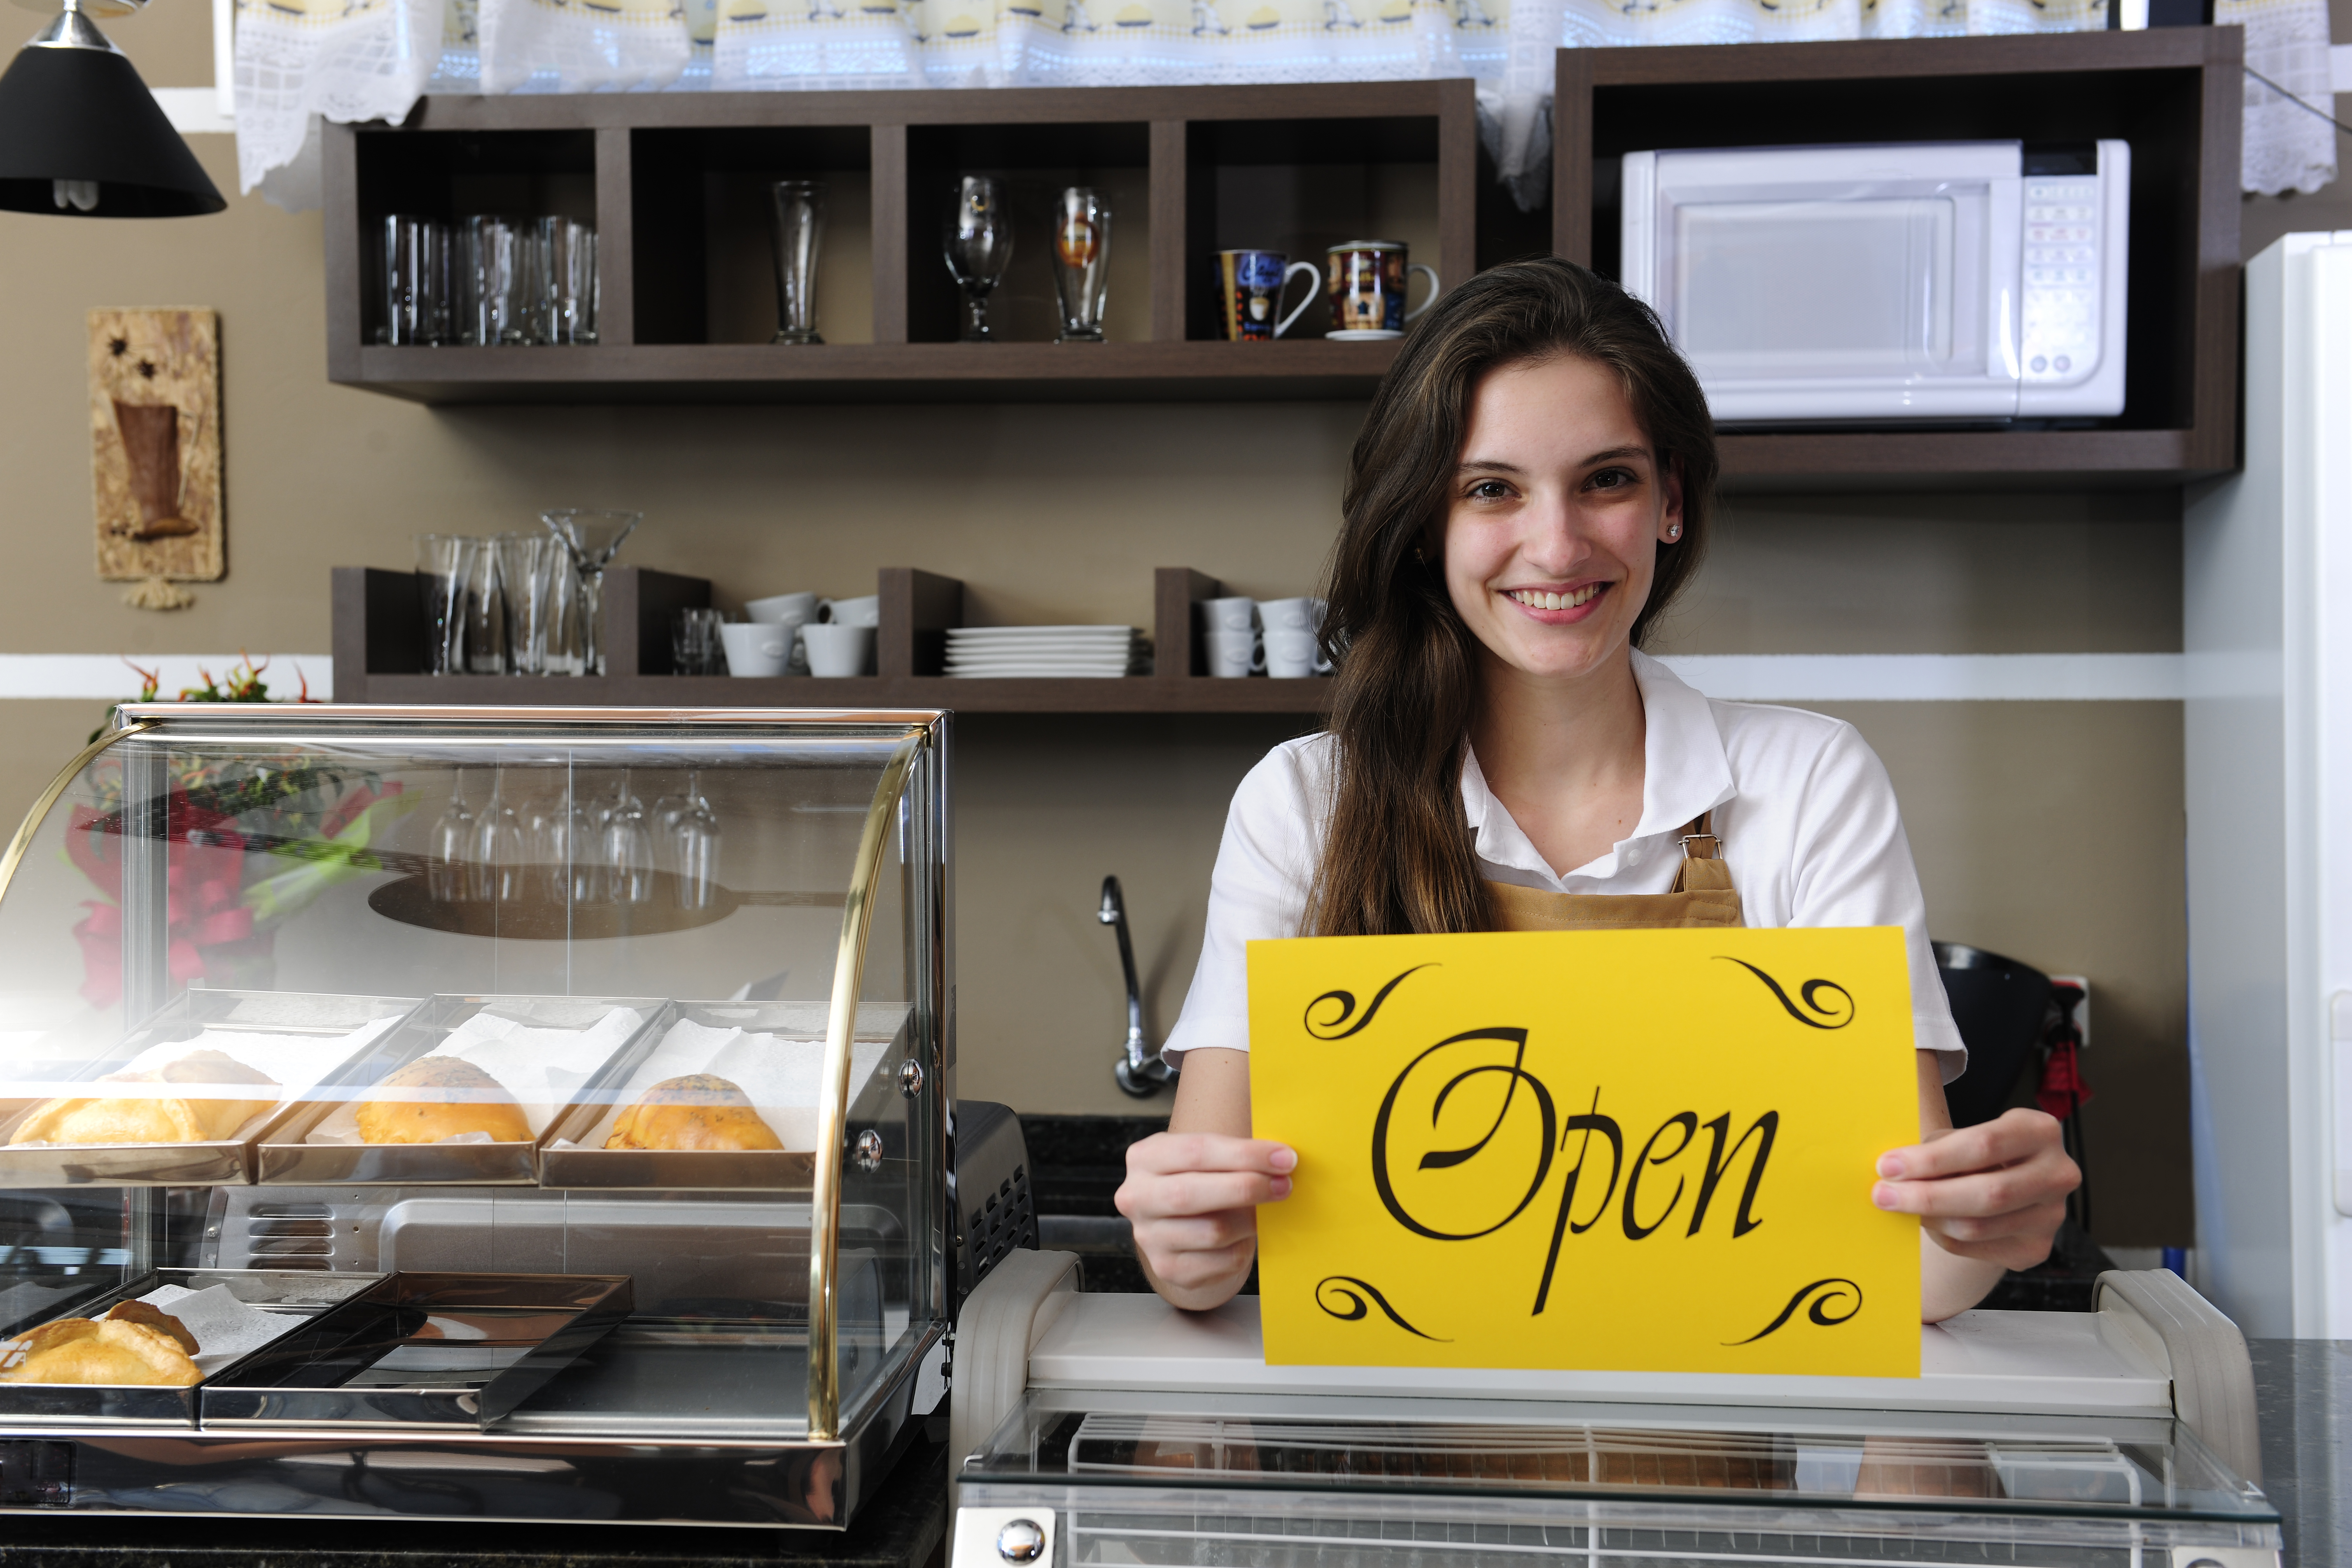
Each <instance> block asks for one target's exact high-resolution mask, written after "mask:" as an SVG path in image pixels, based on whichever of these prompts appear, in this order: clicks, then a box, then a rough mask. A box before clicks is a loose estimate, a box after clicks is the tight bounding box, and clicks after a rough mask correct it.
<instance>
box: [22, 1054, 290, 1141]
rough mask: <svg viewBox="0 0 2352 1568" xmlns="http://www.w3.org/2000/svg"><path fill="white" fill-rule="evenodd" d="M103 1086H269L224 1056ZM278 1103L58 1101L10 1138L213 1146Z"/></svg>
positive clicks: (189, 1058) (264, 1077)
mask: <svg viewBox="0 0 2352 1568" xmlns="http://www.w3.org/2000/svg"><path fill="white" fill-rule="evenodd" d="M98 1081H99V1082H100V1083H186V1084H206V1085H212V1084H267V1085H268V1086H269V1087H270V1088H272V1089H275V1088H277V1087H278V1080H277V1079H274V1078H271V1077H270V1076H269V1075H268V1073H265V1072H258V1071H256V1070H255V1069H254V1068H249V1067H247V1066H246V1065H245V1064H244V1063H243V1062H241V1061H238V1060H237V1059H236V1058H234V1057H230V1056H226V1055H224V1054H223V1053H221V1052H219V1051H190V1052H189V1053H188V1054H187V1055H186V1056H184V1057H181V1058H177V1059H175V1060H173V1061H168V1062H165V1063H164V1064H163V1066H162V1067H160V1068H154V1069H153V1070H152V1071H150V1072H118V1073H109V1074H108V1075H107V1076H106V1077H104V1078H102V1079H99V1080H98ZM277 1103H278V1097H277V1096H276V1095H271V1096H269V1097H268V1098H267V1099H257V1100H225V1099H216V1098H196V1097H191V1098H189V1099H185V1100H181V1099H176V1098H170V1097H165V1096H157V1097H156V1098H153V1099H143V1098H142V1099H137V1100H128V1099H126V1100H105V1099H99V1098H95V1097H83V1098H79V1099H72V1100H49V1101H47V1103H45V1104H43V1105H41V1106H39V1107H38V1108H37V1109H36V1110H34V1111H33V1112H32V1114H31V1115H29V1116H27V1117H26V1118H25V1120H24V1121H20V1122H18V1123H17V1124H16V1131H14V1132H13V1133H11V1134H9V1137H8V1142H11V1143H209V1142H217V1141H218V1140H220V1139H223V1138H226V1137H229V1136H230V1135H231V1134H233V1133H235V1132H236V1130H237V1129H238V1128H240V1127H242V1126H244V1125H245V1124H246V1123H247V1122H248V1121H252V1120H253V1119H254V1118H255V1117H257V1116H258V1115H260V1114H261V1113H262V1112H263V1111H265V1110H269V1109H270V1108H271V1107H272V1106H275V1105H276V1104H277Z"/></svg>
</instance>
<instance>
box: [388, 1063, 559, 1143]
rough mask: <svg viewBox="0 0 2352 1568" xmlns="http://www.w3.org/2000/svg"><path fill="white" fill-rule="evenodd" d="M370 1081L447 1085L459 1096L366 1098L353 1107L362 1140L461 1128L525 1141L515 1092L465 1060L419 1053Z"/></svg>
mask: <svg viewBox="0 0 2352 1568" xmlns="http://www.w3.org/2000/svg"><path fill="white" fill-rule="evenodd" d="M376 1087H377V1088H379V1089H453V1090H457V1091H460V1092H461V1093H462V1094H463V1095H464V1098H463V1099H450V1100H436V1099H431V1098H426V1099H422V1100H367V1101H365V1102H363V1103H362V1105H361V1106H360V1109H359V1124H360V1142H362V1143H438V1142H441V1140H443V1139H444V1138H455V1137H457V1136H458V1135H460V1134H461V1133H467V1132H487V1133H488V1134H489V1135H490V1142H493V1143H528V1142H530V1123H529V1122H527V1121H524V1120H523V1119H522V1107H521V1106H520V1105H518V1104H516V1103H515V1097H514V1096H513V1095H511V1094H509V1093H508V1092H507V1089H506V1086H505V1085H504V1084H502V1083H500V1082H499V1080H498V1079H494V1078H492V1077H491V1076H490V1075H489V1074H488V1073H486V1072H484V1071H483V1070H482V1069H481V1068H478V1067H476V1066H475V1065H474V1064H473V1063H471V1062H466V1061H459V1060H458V1059H457V1058H456V1057H419V1058H416V1059H415V1061H413V1062H411V1063H409V1064H408V1065H407V1066H406V1067H404V1068H401V1069H400V1070H399V1071H398V1072H396V1073H394V1074H393V1075H392V1076H391V1077H389V1078H387V1079H384V1080H383V1082H382V1083H381V1084H379V1085H377V1086H376Z"/></svg>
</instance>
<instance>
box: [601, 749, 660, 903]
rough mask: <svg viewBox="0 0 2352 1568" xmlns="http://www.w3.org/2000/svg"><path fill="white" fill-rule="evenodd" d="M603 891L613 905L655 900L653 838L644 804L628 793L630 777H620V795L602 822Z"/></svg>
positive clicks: (624, 774) (616, 797) (615, 797)
mask: <svg viewBox="0 0 2352 1568" xmlns="http://www.w3.org/2000/svg"><path fill="white" fill-rule="evenodd" d="M604 872H605V876H606V882H605V887H606V888H607V889H608V890H609V892H610V895H611V898H612V900H613V901H614V903H618V904H643V903H648V902H650V901H651V900H652V899H653V896H654V836H653V834H652V833H651V832H650V831H648V830H647V828H646V806H645V802H643V801H641V800H639V799H638V798H637V797H636V796H635V795H632V794H631V793H630V792H629V775H628V774H627V773H623V774H622V775H621V787H620V793H619V794H618V795H615V796H614V800H613V804H612V807H611V811H610V813H609V815H608V816H606V817H605V820H604Z"/></svg>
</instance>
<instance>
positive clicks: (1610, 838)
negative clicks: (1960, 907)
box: [1118, 258, 2081, 1322]
mask: <svg viewBox="0 0 2352 1568" xmlns="http://www.w3.org/2000/svg"><path fill="white" fill-rule="evenodd" d="M1715 473H1716V456H1715V437H1714V430H1713V426H1712V424H1711V422H1710V421H1709V419H1708V416H1707V413H1706V399H1705V397H1704V395H1702V394H1701V393H1700V391H1699V388H1698V384H1697V382H1696V379H1695V378H1694V377H1693V376H1692V375H1691V374H1690V371H1689V369H1688V367H1687V366H1685V364H1684V363H1683V362H1682V360H1681V359H1680V357H1679V356H1678V355H1676V353H1675V351H1674V348H1673V347H1672V345H1671V344H1669V343H1668V342H1667V341H1666V338H1665V336H1664V331H1662V330H1661V328H1660V327H1659V325H1658V321H1657V319H1656V317H1654V315H1653V314H1652V313H1651V312H1650V310H1649V309H1648V308H1647V307H1646V306H1644V305H1643V304H1642V303H1640V302H1639V301H1638V300H1633V298H1631V297H1630V296H1628V295H1627V294H1625V293H1624V292H1623V291H1622V289H1618V288H1617V287H1616V286H1615V285H1614V284H1612V283H1609V282H1606V281H1604V280H1603V279H1599V278H1597V277H1595V276H1594V275H1593V274H1591V273H1590V272H1588V271H1586V270H1585V269H1584V268H1580V267H1578V266H1576V265H1574V264H1573V263H1570V262H1567V261H1561V260H1559V259H1557V258H1553V259H1547V260H1542V261H1531V262H1524V263H1519V264H1516V265H1513V266H1508V267H1499V268H1495V269H1494V270H1492V271H1489V272H1486V273H1482V274H1480V275H1479V276H1478V277H1477V278H1475V279H1472V280H1471V281H1470V282H1469V283H1468V284H1467V285H1465V286H1464V287H1463V288H1460V289H1455V290H1454V292H1453V293H1452V294H1450V295H1448V296H1447V297H1446V298H1445V299H1444V300H1442V301H1440V302H1439V304H1438V305H1437V306H1436V308H1435V309H1434V310H1432V311H1431V312H1430V314H1429V317H1428V318H1427V319H1426V320H1425V321H1423V322H1422V324H1421V326H1420V328H1419V330H1418V331H1415V332H1414V334H1413V336H1412V340H1411V341H1410V342H1407V343H1406V345H1405V347H1404V350H1403V353H1402V355H1401V356H1400V357H1399V359H1398V361H1397V363H1396V365H1395V368H1394V369H1392V370H1391V372H1390V373H1389V374H1388V377H1387V379H1386V380H1384V381H1383V382H1382V383H1381V389H1380V392H1379V394H1378V395H1376V396H1375V397H1374V399H1373V401H1372V408H1371V413H1370V416H1368V417H1367V419H1366V420H1365V423H1364V428H1363V432H1362V434H1361V435H1360V437H1358V438H1357V441H1356V447H1355V451H1354V453H1353V455H1352V457H1351V459H1350V462H1349V478H1348V488H1347V494H1346V497H1345V500H1344V510H1345V513H1346V521H1345V522H1344V524H1343V526H1342V528H1341V531H1340V536H1339V544H1338V546H1337V548H1336V550H1335V552H1334V554H1333V559H1332V564H1331V568H1330V586H1329V598H1330V610H1329V615H1328V621H1327V623H1326V637H1327V638H1328V639H1329V640H1330V641H1331V642H1332V643H1333V644H1335V645H1344V646H1345V647H1346V650H1347V657H1346V659H1345V660H1344V662H1342V663H1341V665H1340V667H1339V677H1338V679H1337V680H1336V683H1335V685H1336V689H1335V691H1334V694H1333V711H1332V719H1331V726H1330V729H1329V731H1328V732H1326V733H1324V734H1320V735H1316V736H1311V737H1309V738H1307V739H1305V740H1301V741H1294V742H1289V743H1287V744H1286V745H1283V746H1279V747H1276V749H1275V751H1274V752H1272V753H1271V754H1270V755H1268V756H1267V757H1266V758H1265V761H1264V762H1262V763H1259V764H1258V765H1257V767H1256V768H1255V769H1254V770H1252V772H1251V773H1250V774H1249V776H1248V777H1247V778H1245V779H1244V780H1243V781H1242V785H1241V787H1240V789H1239V790H1237V791H1236V792H1235V793H1234V803H1233V809H1232V813H1231V815H1230V816H1229V817H1228V819H1227V822H1226V826H1225V837H1224V843H1223V847H1222V848H1221V849H1220V851H1219V852H1218V856H1217V866H1216V872H1215V875H1214V878H1213V881H1212V883H1211V887H1210V893H1209V919H1208V931H1207V935H1206V937H1205V940H1204V941H1203V942H1202V951H1201V963H1200V969H1199V971H1198V973H1196V974H1195V975H1194V977H1193V981H1192V993H1191V994H1190V995H1189V996H1188V997H1187V998H1186V1000H1185V1004H1184V1013H1183V1016H1182V1018H1181V1020H1180V1021H1179V1022H1178V1024H1177V1026H1176V1028H1175V1030H1174V1032H1173V1033H1172V1034H1171V1036H1170V1037H1169V1040H1168V1045H1167V1052H1168V1054H1169V1055H1170V1056H1171V1057H1172V1058H1179V1059H1181V1063H1182V1066H1183V1075H1182V1077H1181V1079H1179V1080H1178V1081H1179V1087H1178V1089H1177V1094H1176V1109H1175V1114H1174V1116H1173V1117H1172V1118H1171V1122H1170V1131H1167V1132H1164V1133H1161V1134H1159V1135H1158V1136H1155V1137H1152V1138H1148V1139H1145V1140H1144V1141H1143V1142H1139V1143H1138V1144H1136V1145H1135V1146H1134V1147H1133V1148H1132V1149H1130V1150H1129V1153H1128V1176H1127V1181H1126V1183H1125V1184H1123V1185H1122V1186H1121V1187H1120V1188H1119V1192H1118V1207H1119V1212H1121V1213H1122V1214H1124V1215H1127V1216H1128V1217H1129V1219H1130V1220H1132V1221H1133V1222H1134V1226H1135V1241H1136V1250H1137V1252H1138V1254H1139V1257H1140V1258H1142V1260H1143V1264H1144V1268H1145V1269H1146V1271H1147V1272H1148V1273H1149V1274H1150V1278H1151V1279H1152V1282H1153V1284H1154V1286H1155V1287H1156V1288H1157V1289H1159V1291H1160V1294H1161V1295H1162V1296H1164V1297H1166V1298H1167V1299H1168V1300H1170V1301H1171V1302H1173V1303H1174V1304H1175V1305H1177V1306H1179V1307H1187V1308H1208V1307H1213V1306H1216V1305H1218V1304H1219V1303H1221V1302H1223V1301H1224V1300H1227V1299H1228V1298H1230V1297H1231V1296H1232V1295H1233V1294H1234V1291H1235V1290H1237V1289H1240V1287H1241V1284H1242V1282H1243V1280H1244V1279H1245V1278H1246V1277H1247V1276H1248V1274H1249V1270H1250V1265H1251V1262H1252V1260H1253V1258H1255V1250H1256V1219H1255V1205H1259V1204H1265V1203H1276V1202H1279V1201H1280V1200H1281V1199H1282V1198H1283V1197H1284V1196H1286V1194H1288V1193H1289V1191H1290V1185H1291V1176H1290V1172H1291V1170H1292V1169H1293V1167H1294V1166H1295V1165H1296V1164H1297V1156H1296V1155H1295V1154H1294V1153H1293V1152H1291V1151H1290V1150H1289V1149H1287V1148H1286V1147H1284V1146H1282V1145H1280V1144H1277V1143H1273V1142H1266V1141H1265V1140H1262V1139H1253V1138H1251V1137H1250V1136H1249V1131H1250V1109H1249V1062H1248V1055H1247V1053H1248V1049H1249V1026H1248V1007H1247V976H1246V970H1245V963H1244V952H1245V949H1246V944H1247V943H1248V942H1250V941H1252V940H1253V939H1256V938H1263V937H1286V936H1299V935H1318V936H1358V935H1371V934H1380V933H1389V932H1406V931H1493V930H1522V931H1524V930H1561V929H1578V928H1588V929H1589V928H1594V927H1615V928H1619V929H1622V928H1626V927H1647V926H1701V925H1720V926H1738V925H1748V926H1877V925H1900V926H1902V927H1903V928H1904V930H1905V932H1906V938H1907V945H1908V949H1909V954H1910V965H1911V990H1912V1007H1913V1013H1914V1034H1915V1041H1916V1047H1917V1051H1916V1066H1917V1072H1918V1083H1919V1124H1920V1131H1921V1133H1922V1142H1919V1143H1917V1144H1915V1145H1912V1146H1910V1147H1907V1148H1902V1149H1895V1150H1890V1151H1889V1152H1886V1153H1885V1155H1883V1156H1881V1157H1880V1159H1879V1161H1878V1166H1877V1171H1876V1173H1875V1174H1876V1178H1877V1179H1876V1180H1875V1181H1874V1184H1872V1187H1871V1199H1872V1201H1873V1202H1874V1203H1875V1204H1876V1205H1878V1206H1879V1207H1881V1208H1883V1209H1889V1210H1894V1211H1896V1212H1900V1213H1906V1214H1916V1215H1921V1216H1922V1217H1923V1220H1924V1225H1923V1227H1922V1241H1921V1274H1922V1286H1923V1291H1922V1303H1923V1312H1922V1315H1923V1316H1924V1317H1925V1318H1926V1319H1927V1321H1930V1322H1933V1321H1939V1320H1941V1319H1943V1318H1947V1317H1949V1316H1950V1315H1951V1314H1953V1313H1955V1312H1958V1311H1961V1310H1966V1309H1967V1308H1969V1307H1970V1306H1972V1305H1974V1304H1975V1303H1976V1302H1977V1301H1978V1300H1980V1299H1981V1298H1982V1297H1983V1296H1984V1294H1985V1292H1986V1291H1987V1290H1989V1289H1991V1288H1992V1286H1993V1285H1994V1283H1995V1282H1996V1281H1998V1280H1999V1279H2000V1274H2001V1271H2002V1270H2003V1269H2004V1268H2027V1267H2030V1266H2032V1265H2033V1264H2035V1263H2038V1262H2040V1261H2041V1260H2042V1258H2045V1257H2047V1256H2048V1255H2049V1251H2050V1243H2051V1237H2053V1234H2054V1233H2055V1232H2056V1230H2057V1226H2058V1222H2059V1220H2060V1218H2061V1217H2062V1216H2063V1214H2064V1211H2065V1202H2064V1200H2065V1195H2066V1194H2068V1193H2069V1192H2071V1191H2073V1190H2074V1186H2075V1185H2076V1184H2077V1183H2078V1182H2079V1181H2080V1179H2081V1178H2080V1175H2079V1173H2077V1172H2076V1170H2075V1168H2074V1162H2073V1161H2071V1160H2069V1159H2068V1158H2067V1157H2066V1154H2065V1152H2064V1151H2063V1147H2062V1146H2061V1142H2060V1139H2059V1130H2058V1123H2057V1122H2056V1121H2053V1119H2052V1118H2050V1117H2048V1116H2045V1115H2043V1114H2042V1112H2040V1111H2036V1110H2011V1111H2009V1112H2008V1113H2007V1114H2005V1115H2003V1116H2002V1117H2001V1118H2000V1119H1999V1120H1998V1121H1991V1122H1988V1123H1986V1124H1984V1125H1982V1126H1979V1127H1971V1128H1968V1129H1966V1130H1964V1131H1952V1128H1951V1121H1950V1119H1949V1117H1948V1113H1947V1111H1946V1110H1945V1106H1944V1090H1943V1084H1944V1080H1945V1079H1947V1078H1948V1077H1951V1076H1956V1075H1957V1074H1958V1071H1959V1070H1960V1068H1961V1067H1962V1066H1963V1065H1964V1064H1965V1062H1966V1060H1967V1052H1966V1051H1965V1049H1964V1048H1963V1047H1962V1046H1961V1044H1960V1038H1959V1033H1958V1030H1957V1029H1956V1028H1955V1027H1954V1026H1953V1024H1952V1019H1951V1012H1950V1009H1949V1008H1948V1005H1946V1002H1945V999H1944V992H1943V986H1942V984H1941V982H1940V981H1939V980H1938V978H1937V973H1936V965H1935V959H1934V957H1933V955H1932V953H1931V952H1930V951H1929V948H1928V944H1927V911H1926V909H1925V907H1924V905H1923V903H1922V901H1921V898H1920V893H1919V884H1918V878H1917V875H1916V872H1915V871H1914V869H1913V868H1912V864H1911V851H1910V846H1909V845H1908V843H1907V842H1906V840H1905V838H1904V836H1903V825H1902V820H1901V818H1900V816H1898V815H1897V813H1896V810H1895V795H1894V791H1893V789H1892V787H1891V786H1890V785H1889V784H1888V782H1887V778H1886V773H1885V769H1884V768H1883V767H1882V766H1881V765H1880V763H1879V761H1878V759H1877V757H1876V756H1875V755H1874V754H1873V753H1872V752H1871V750H1870V748H1869V747H1868V746H1866V745H1864V743H1863V742H1862V739H1861V737H1860V736H1859V735H1858V734H1856V733H1855V731H1854V730H1853V727H1852V726H1851V725H1848V724H1844V723H1842V722H1839V721H1836V720H1832V719H1827V718H1823V717H1822V716H1821V715H1819V714H1813V713H1806V712H1801V711H1798V710H1792V709H1784V708H1763V707H1756V706H1750V705H1748V704H1742V703H1731V702H1710V701H1709V700H1707V699H1706V698H1705V697H1702V696H1701V695H1699V694H1698V693H1697V692H1696V691H1693V690H1692V689H1690V688H1689V687H1687V686H1685V685H1684V684H1683V683H1682V682H1681V681H1679V680H1677V679H1675V677H1674V676H1673V675H1672V674H1671V673H1669V672H1668V671H1667V670H1666V669H1665V668H1664V666H1662V665H1660V664H1657V663H1656V662H1654V661H1653V660H1651V659H1649V658H1645V657H1643V655H1642V654H1640V653H1638V652H1636V651H1635V649H1636V648H1637V647H1639V645H1640V644H1641V643H1642V641H1643V638H1644V637H1645V635H1646V634H1647V633H1648V631H1649V630H1650V628H1651V627H1652V626H1654V625H1655V624H1656V622H1657V620H1658V617H1659V616H1661V615H1663V614H1664V611H1665V610H1666V608H1667V606H1668V605H1671V604H1672V603H1673V601H1674V599H1675V595H1677V594H1678V593H1679V592H1680V591H1681V590H1682V589H1683V588H1684V586H1685V585H1686V584H1688V583H1689V581H1690V579H1691V577H1692V575H1693V574H1694V573H1696V570H1697V567H1698V562H1699V557H1700V555H1701V553H1702V552H1703V550H1704V547H1705V545H1706V531H1707V524H1708V519H1709V515H1710V507H1711V500H1712V496H1711V491H1712V488H1713V485H1714V480H1715ZM1855 1175H1856V1180H1857V1183H1859V1182H1860V1181H1861V1180H1862V1179H1863V1178H1864V1173H1861V1172H1857V1173H1855ZM1310 1179H1311V1173H1310Z"/></svg>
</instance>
